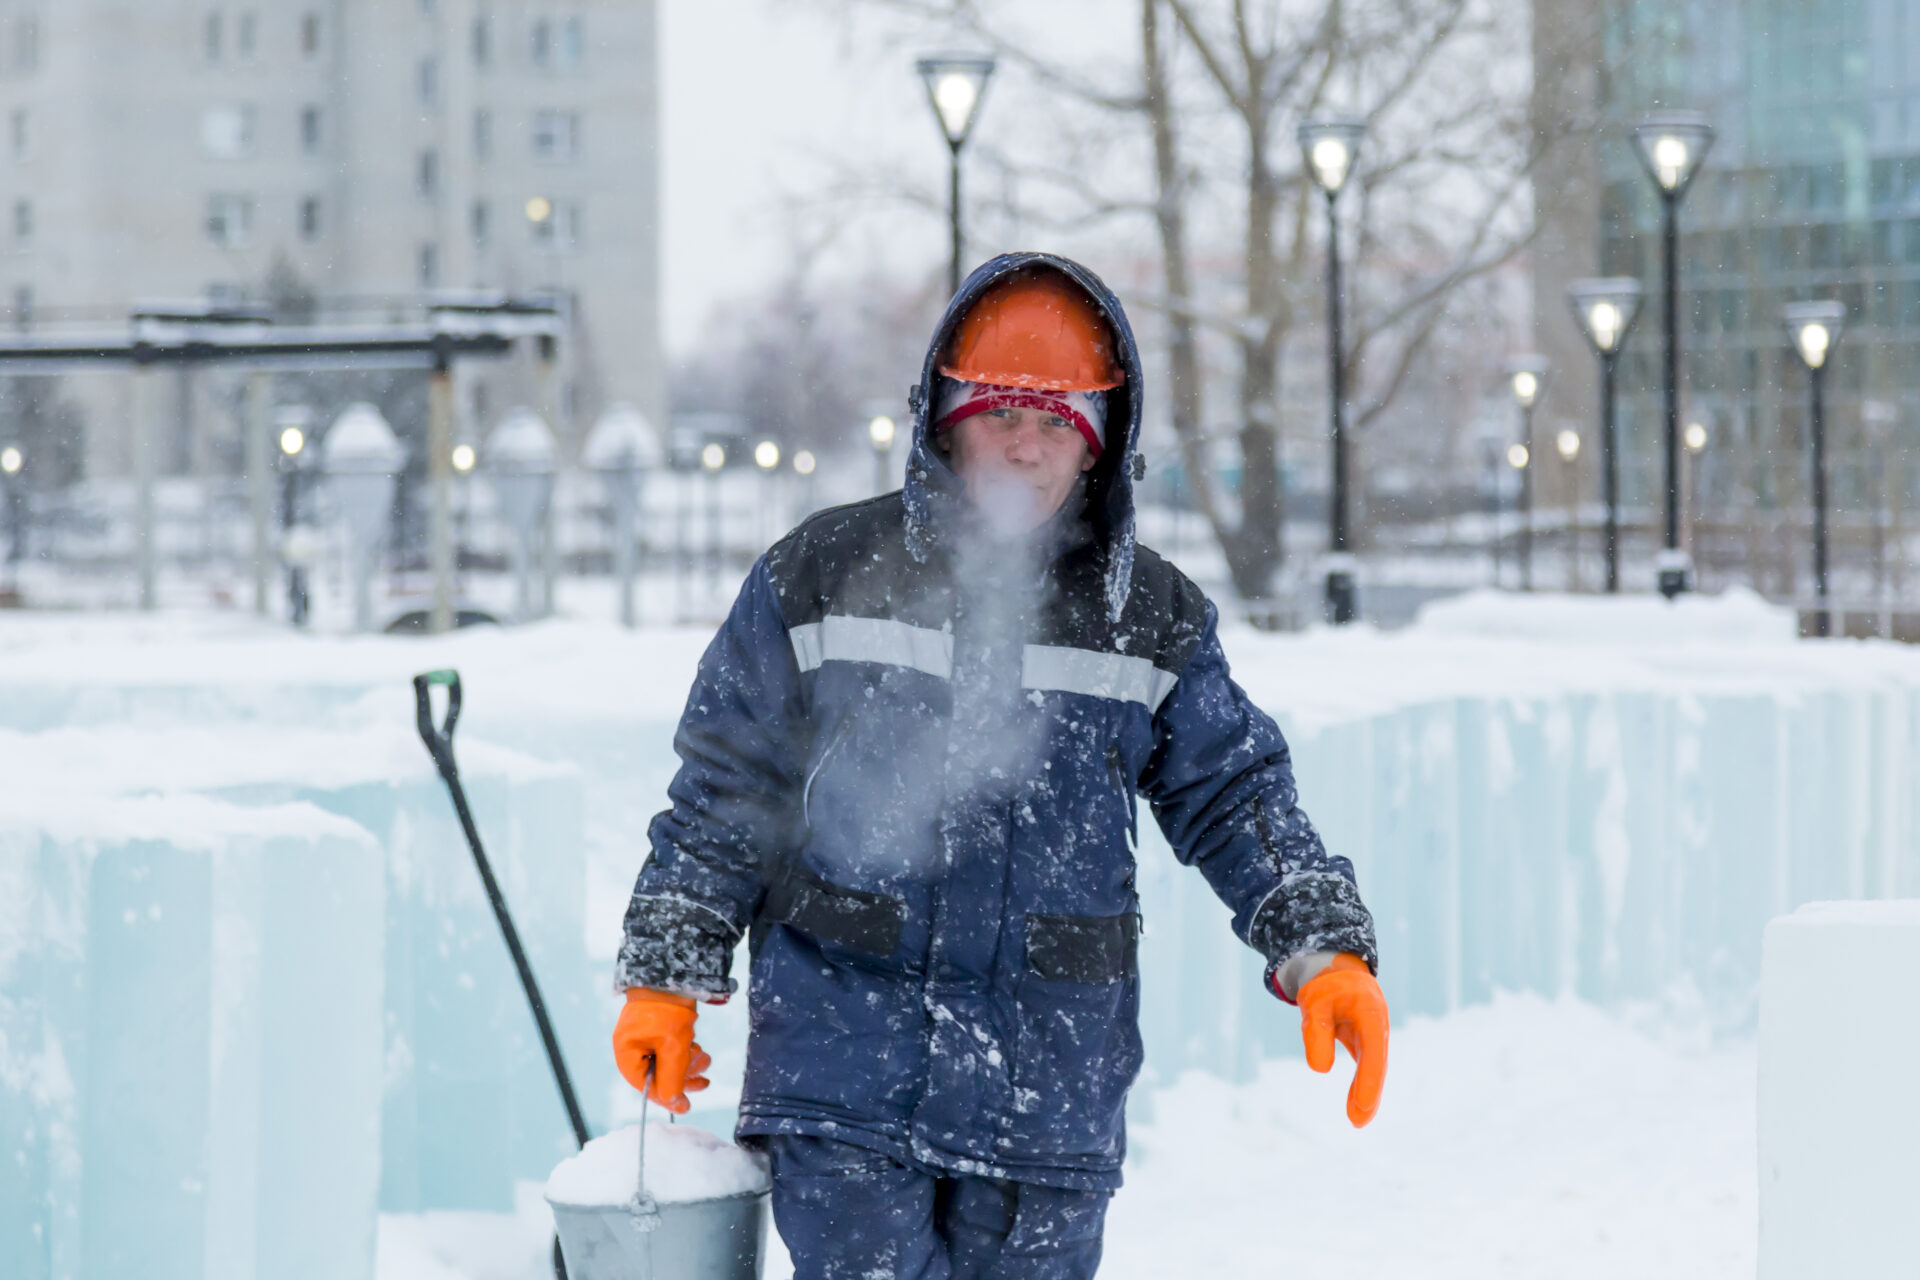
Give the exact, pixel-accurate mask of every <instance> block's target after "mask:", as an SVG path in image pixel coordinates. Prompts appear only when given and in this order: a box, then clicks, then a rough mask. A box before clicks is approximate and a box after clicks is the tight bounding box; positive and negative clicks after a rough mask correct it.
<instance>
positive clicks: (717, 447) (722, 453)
mask: <svg viewBox="0 0 1920 1280" xmlns="http://www.w3.org/2000/svg"><path fill="white" fill-rule="evenodd" d="M700 465H701V466H703V467H705V468H706V469H707V470H708V471H718V470H719V469H720V468H722V467H724V466H726V465H727V447H726V446H725V445H723V444H720V443H719V442H717V441H716V442H714V443H712V444H709V445H708V446H707V447H706V448H704V449H702V450H701V451H700Z"/></svg>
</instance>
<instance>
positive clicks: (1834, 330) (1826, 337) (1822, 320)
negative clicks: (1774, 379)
mask: <svg viewBox="0 0 1920 1280" xmlns="http://www.w3.org/2000/svg"><path fill="white" fill-rule="evenodd" d="M1780 315H1781V318H1782V319H1784V320H1785V321H1786V325H1787V336H1788V337H1790V338H1791V339H1793V349H1794V351H1796V352H1797V353H1799V356H1800V359H1801V360H1802V361H1804V362H1805V363H1806V366H1807V368H1809V369H1819V368H1822V367H1823V366H1825V364H1826V363H1827V355H1828V353H1829V352H1831V351H1832V350H1833V344H1834V342H1835V341H1837V340H1838V339H1839V337H1840V326H1841V325H1842V324H1843V323H1844V322H1845V321H1846V318H1847V310H1846V308H1845V307H1844V306H1842V305H1841V304H1840V303H1838V302H1793V303H1789V304H1787V305H1786V306H1785V307H1783V308H1781V311H1780Z"/></svg>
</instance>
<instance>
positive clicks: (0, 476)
mask: <svg viewBox="0 0 1920 1280" xmlns="http://www.w3.org/2000/svg"><path fill="white" fill-rule="evenodd" d="M26 465H27V458H26V455H25V454H23V453H21V452H20V449H19V446H17V445H8V446H6V447H5V448H3V449H0V492H4V493H5V495H6V499H7V564H8V565H10V566H11V570H10V572H9V574H8V576H9V578H10V579H11V582H12V590H13V593H14V594H15V595H16V596H18V595H19V594H20V562H21V561H22V560H24V559H26V554H27V519H26V517H27V486H26V481H25V479H24V477H23V476H22V475H21V474H20V473H21V471H22V470H23V469H24V468H25V466H26Z"/></svg>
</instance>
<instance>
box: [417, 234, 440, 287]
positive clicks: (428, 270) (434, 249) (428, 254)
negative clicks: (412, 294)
mask: <svg viewBox="0 0 1920 1280" xmlns="http://www.w3.org/2000/svg"><path fill="white" fill-rule="evenodd" d="M419 274H420V287H421V288H422V289H431V288H434V287H435V286H437V285H438V284H439V283H440V249H439V246H437V245H431V244H423V245H421V246H420V273H419Z"/></svg>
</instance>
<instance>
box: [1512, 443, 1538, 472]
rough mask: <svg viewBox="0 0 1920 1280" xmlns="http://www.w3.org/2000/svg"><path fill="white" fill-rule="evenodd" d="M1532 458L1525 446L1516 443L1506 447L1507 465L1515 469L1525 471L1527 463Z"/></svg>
mask: <svg viewBox="0 0 1920 1280" xmlns="http://www.w3.org/2000/svg"><path fill="white" fill-rule="evenodd" d="M1532 460H1533V456H1532V455H1531V454H1530V453H1528V452H1527V446H1525V445H1523V444H1516V445H1509V446H1508V447H1507V465H1508V466H1510V467H1512V468H1513V469H1514V470H1515V471H1525V470H1526V469H1527V463H1529V462H1531V461H1532Z"/></svg>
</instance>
